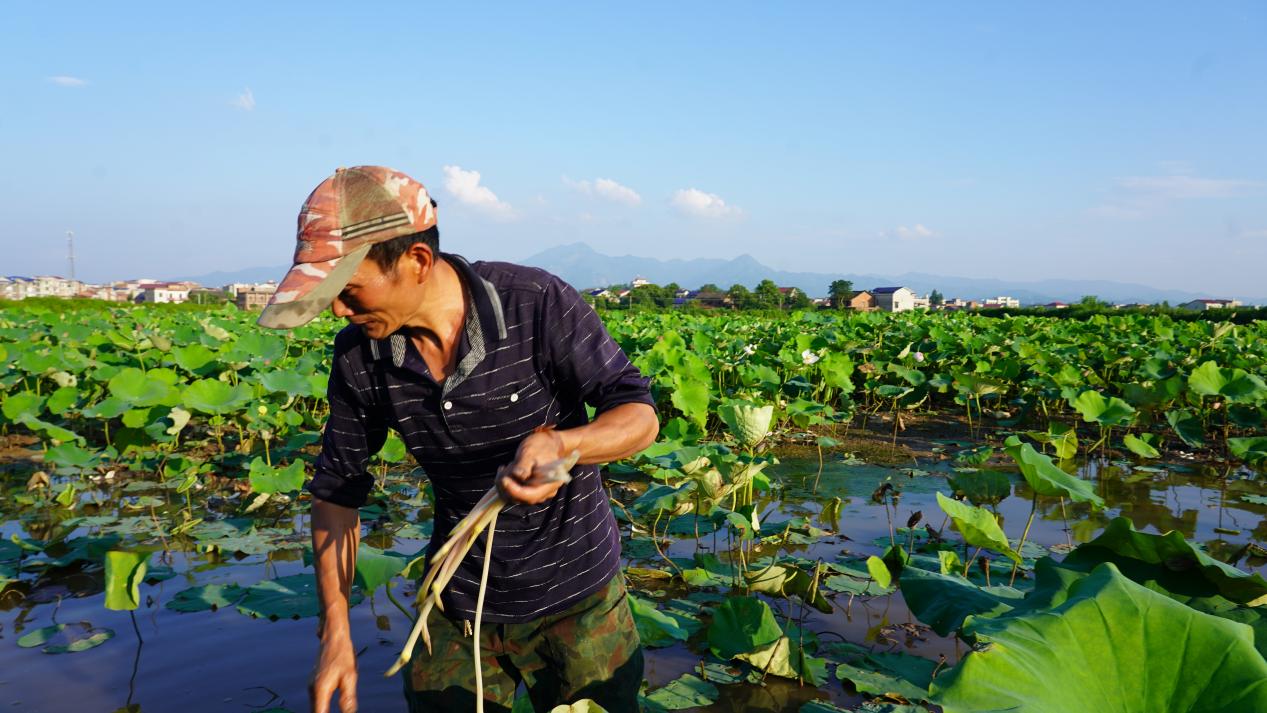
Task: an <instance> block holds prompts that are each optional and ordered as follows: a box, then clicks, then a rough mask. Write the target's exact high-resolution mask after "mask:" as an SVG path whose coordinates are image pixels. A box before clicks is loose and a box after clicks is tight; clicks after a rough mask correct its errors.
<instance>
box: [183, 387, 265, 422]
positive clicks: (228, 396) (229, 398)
mask: <svg viewBox="0 0 1267 713" xmlns="http://www.w3.org/2000/svg"><path fill="white" fill-rule="evenodd" d="M181 398H182V400H183V401H184V404H185V408H188V409H191V410H194V411H198V412H200V413H207V414H211V415H220V414H226V413H232V412H234V411H237V410H238V409H240V408H242V406H244V405H245V404H246V402H247V401H249V400H250V398H251V390H250V389H249V388H247V387H246V385H245V384H237V385H235V386H230V385H229V384H227V383H225V382H223V381H220V380H218V379H199V380H198V381H195V382H194V383H192V384H190V385H189V387H188V388H186V389H185V393H184V394H183V395H182V397H181Z"/></svg>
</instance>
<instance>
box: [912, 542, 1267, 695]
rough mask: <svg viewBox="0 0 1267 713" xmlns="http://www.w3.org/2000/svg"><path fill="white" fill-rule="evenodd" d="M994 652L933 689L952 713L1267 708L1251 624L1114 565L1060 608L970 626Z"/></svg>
mask: <svg viewBox="0 0 1267 713" xmlns="http://www.w3.org/2000/svg"><path fill="white" fill-rule="evenodd" d="M966 629H967V632H968V633H969V635H970V636H973V637H974V638H975V639H976V640H977V641H978V642H979V643H983V644H988V646H986V647H984V648H981V649H978V650H975V651H972V652H970V653H968V654H967V655H966V656H965V657H964V658H963V660H962V661H961V662H960V664H959V665H958V666H957V667H955V669H953V670H952V671H950V672H949V673H948V674H945V675H943V676H940V677H938V678H937V679H936V680H935V681H934V682H933V685H932V691H933V702H935V703H937V704H939V705H941V706H942V707H943V709H944V710H945V713H966V712H967V711H972V712H973V713H979V712H982V711H1017V712H1018V713H1026V712H1032V713H1040V712H1046V711H1094V710H1103V709H1104V706H1105V703H1106V701H1112V705H1113V708H1114V710H1118V711H1129V712H1135V713H1172V712H1174V713H1178V712H1179V711H1182V712H1184V713H1226V712H1227V711H1257V710H1267V661H1264V660H1263V657H1262V656H1261V655H1259V654H1258V652H1257V651H1255V650H1254V638H1253V632H1252V631H1251V630H1250V628H1249V627H1248V626H1245V625H1243V624H1237V623H1234V622H1230V621H1227V620H1224V619H1220V618H1218V617H1214V616H1210V615H1208V614H1202V613H1200V612H1197V611H1195V610H1193V609H1191V608H1189V607H1186V606H1184V605H1182V604H1179V603H1177V602H1175V601H1173V600H1171V599H1170V598H1168V597H1165V596H1163V595H1161V594H1158V593H1156V592H1153V591H1151V590H1149V589H1147V588H1145V587H1143V586H1140V585H1138V584H1135V583H1134V582H1132V581H1130V580H1129V579H1127V578H1126V577H1125V576H1123V575H1122V573H1121V572H1119V571H1118V570H1117V568H1116V567H1114V566H1113V565H1112V564H1104V565H1101V566H1099V567H1097V568H1096V569H1095V570H1094V571H1093V572H1092V573H1091V574H1090V575H1089V576H1087V577H1085V578H1084V579H1082V580H1079V581H1078V582H1076V583H1074V584H1073V585H1072V586H1071V587H1070V592H1069V597H1068V599H1066V600H1065V601H1064V602H1063V603H1062V604H1060V605H1059V606H1057V607H1055V608H1054V609H1051V610H1047V611H1039V612H1033V613H1028V614H1024V615H1019V616H1006V615H1005V616H1002V617H999V618H995V619H991V618H976V619H972V620H971V621H970V623H969V625H968V626H967V627H966Z"/></svg>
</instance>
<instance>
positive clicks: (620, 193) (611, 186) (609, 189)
mask: <svg viewBox="0 0 1267 713" xmlns="http://www.w3.org/2000/svg"><path fill="white" fill-rule="evenodd" d="M563 183H564V184H566V185H567V186H568V187H569V188H571V189H572V190H574V191H576V192H578V193H583V194H585V195H587V196H598V197H599V198H605V199H607V200H609V201H612V202H613V203H620V204H623V205H628V206H636V205H641V204H642V196H640V195H638V192H637V191H635V190H634V189H632V188H630V187H629V186H622V185H621V184H619V183H617V182H615V181H613V180H612V179H610V178H596V179H594V180H593V181H588V180H580V181H573V180H571V179H570V178H568V177H567V176H564V177H563Z"/></svg>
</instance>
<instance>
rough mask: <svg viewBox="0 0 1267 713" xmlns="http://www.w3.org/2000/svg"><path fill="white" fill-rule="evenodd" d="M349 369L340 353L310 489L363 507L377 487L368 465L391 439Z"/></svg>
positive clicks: (315, 494) (320, 496) (332, 499)
mask: <svg viewBox="0 0 1267 713" xmlns="http://www.w3.org/2000/svg"><path fill="white" fill-rule="evenodd" d="M346 368H347V362H346V360H345V359H343V358H342V357H341V355H339V354H337V353H336V354H335V358H334V364H333V366H332V367H331V369H330V382H329V386H328V387H327V389H326V398H327V400H328V401H329V402H330V417H329V418H328V419H327V420H326V428H325V433H324V435H323V436H322V439H321V455H319V456H317V461H316V464H315V467H314V471H315V472H314V473H313V476H312V480H311V481H309V483H308V486H307V489H308V492H310V493H312V496H313V497H314V498H318V499H321V500H326V501H329V502H332V503H334V504H336V505H342V506H343V507H348V508H359V507H361V506H362V505H364V504H365V501H366V500H367V499H368V498H369V492H370V489H372V488H373V487H374V476H373V475H371V474H370V473H369V471H368V470H367V469H366V466H367V464H368V463H369V459H370V456H372V455H374V454H375V453H377V452H378V451H379V449H380V448H382V447H383V443H384V442H385V441H386V440H387V426H386V423H385V421H384V420H383V418H382V417H381V415H379V414H378V412H377V409H373V408H371V407H370V406H369V405H367V404H366V403H365V402H364V400H363V399H362V398H361V396H360V393H359V391H358V390H357V388H356V386H355V385H354V384H352V383H351V382H349V380H348V378H347V374H346V373H345V372H346Z"/></svg>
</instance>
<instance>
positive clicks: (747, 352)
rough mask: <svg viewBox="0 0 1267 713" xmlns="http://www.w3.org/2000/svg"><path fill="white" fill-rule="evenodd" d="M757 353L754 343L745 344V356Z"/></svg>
mask: <svg viewBox="0 0 1267 713" xmlns="http://www.w3.org/2000/svg"><path fill="white" fill-rule="evenodd" d="M756 353H757V348H756V347H754V346H753V345H751V344H745V345H743V355H744V356H752V355H753V354H756Z"/></svg>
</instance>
